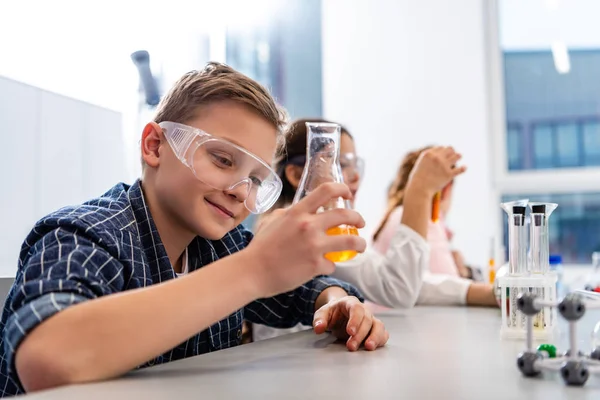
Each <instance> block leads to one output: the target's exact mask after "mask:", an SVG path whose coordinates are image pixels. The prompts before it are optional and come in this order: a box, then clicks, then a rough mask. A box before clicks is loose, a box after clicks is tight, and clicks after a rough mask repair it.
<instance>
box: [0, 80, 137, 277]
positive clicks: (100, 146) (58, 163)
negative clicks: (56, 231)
mask: <svg viewBox="0 0 600 400" xmlns="http://www.w3.org/2000/svg"><path fill="white" fill-rule="evenodd" d="M0 127H1V129H0V139H1V141H2V144H3V152H2V157H0V276H14V274H15V271H16V267H17V259H18V255H19V249H20V247H21V244H22V242H23V240H24V239H25V236H26V235H27V234H28V233H29V231H30V230H31V228H32V226H33V224H34V223H35V221H36V220H38V219H39V218H41V217H43V216H44V215H46V214H47V213H49V212H52V211H54V210H55V209H58V208H60V207H63V206H66V205H69V204H76V203H79V202H82V201H85V200H87V199H89V198H92V197H96V196H98V195H101V194H102V193H104V192H105V191H106V190H107V189H109V188H110V187H111V186H113V185H114V184H115V183H117V182H118V181H127V169H126V161H125V152H124V146H123V144H124V139H123V134H122V121H121V114H119V113H118V112H115V111H111V110H108V109H105V108H102V107H98V106H94V105H91V104H88V103H84V102H81V101H78V100H74V99H71V98H69V97H65V96H62V95H58V94H55V93H52V92H49V91H45V90H41V89H39V88H36V87H34V86H30V85H26V84H23V83H21V82H17V81H14V80H11V79H7V78H3V77H0Z"/></svg>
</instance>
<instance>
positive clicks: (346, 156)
mask: <svg viewBox="0 0 600 400" xmlns="http://www.w3.org/2000/svg"><path fill="white" fill-rule="evenodd" d="M339 161H340V168H341V170H342V175H343V176H344V182H346V183H350V182H353V181H355V180H358V181H360V180H361V179H362V177H363V173H364V171H365V161H364V160H363V159H362V158H361V157H358V156H357V155H355V154H354V153H342V154H340V157H339ZM287 164H291V165H296V166H298V167H302V168H304V164H306V156H305V155H298V156H295V157H290V159H289V160H288V162H287Z"/></svg>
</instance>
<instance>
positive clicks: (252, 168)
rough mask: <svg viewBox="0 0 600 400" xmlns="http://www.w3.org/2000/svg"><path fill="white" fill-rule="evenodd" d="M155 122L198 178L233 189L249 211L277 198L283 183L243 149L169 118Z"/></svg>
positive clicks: (259, 210) (216, 186)
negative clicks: (171, 120) (170, 120)
mask: <svg viewBox="0 0 600 400" xmlns="http://www.w3.org/2000/svg"><path fill="white" fill-rule="evenodd" d="M158 125H159V126H160V127H161V128H162V129H163V133H164V135H165V138H166V139H167V142H169V145H170V146H171V148H172V149H173V152H174V153H175V155H176V156H177V158H178V159H179V160H180V161H181V162H182V163H183V164H184V165H186V166H187V167H188V168H190V169H191V170H192V172H193V173H194V175H195V176H196V178H197V179H198V180H199V181H201V182H202V183H204V184H206V185H208V186H211V187H212V188H214V189H217V190H223V191H235V195H236V197H238V198H243V199H244V205H245V206H246V208H247V209H248V210H249V211H250V212H251V213H253V214H261V213H264V212H265V211H267V210H268V209H269V208H271V207H272V206H273V204H275V202H276V201H277V199H278V198H279V195H280V194H281V188H282V184H281V180H280V179H279V177H278V176H277V174H276V173H275V171H273V169H271V167H270V166H269V165H268V164H266V163H265V162H264V161H262V160H261V159H260V158H258V157H257V156H255V155H254V154H252V153H250V152H249V151H247V150H246V149H244V148H242V147H240V146H237V145H235V144H233V143H231V142H229V141H227V140H225V139H221V138H217V137H215V136H212V135H210V134H208V133H206V132H204V131H202V130H200V129H197V128H194V127H191V126H187V125H183V124H179V123H176V122H169V121H164V122H161V123H159V124H158Z"/></svg>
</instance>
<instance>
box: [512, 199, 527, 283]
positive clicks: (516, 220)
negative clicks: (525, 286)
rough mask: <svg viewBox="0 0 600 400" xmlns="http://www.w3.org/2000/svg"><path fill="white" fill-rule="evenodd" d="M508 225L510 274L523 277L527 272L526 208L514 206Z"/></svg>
mask: <svg viewBox="0 0 600 400" xmlns="http://www.w3.org/2000/svg"><path fill="white" fill-rule="evenodd" d="M512 211H513V212H512V215H510V216H509V217H510V218H509V225H508V229H509V231H508V241H509V245H508V273H509V274H510V275H522V274H524V273H526V272H527V242H526V240H527V230H526V228H525V207H524V206H514V207H513V209H512Z"/></svg>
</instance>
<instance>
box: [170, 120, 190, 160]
mask: <svg viewBox="0 0 600 400" xmlns="http://www.w3.org/2000/svg"><path fill="white" fill-rule="evenodd" d="M165 127H166V128H167V133H166V135H165V136H166V137H167V140H168V141H169V143H170V144H171V147H173V150H174V151H175V154H177V156H178V157H179V158H182V159H183V157H184V155H185V152H186V151H187V149H188V148H189V147H190V145H191V144H192V142H193V141H194V139H196V135H191V133H192V132H190V131H189V130H186V129H183V128H180V127H177V126H172V125H171V124H168V125H167V124H165Z"/></svg>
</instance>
